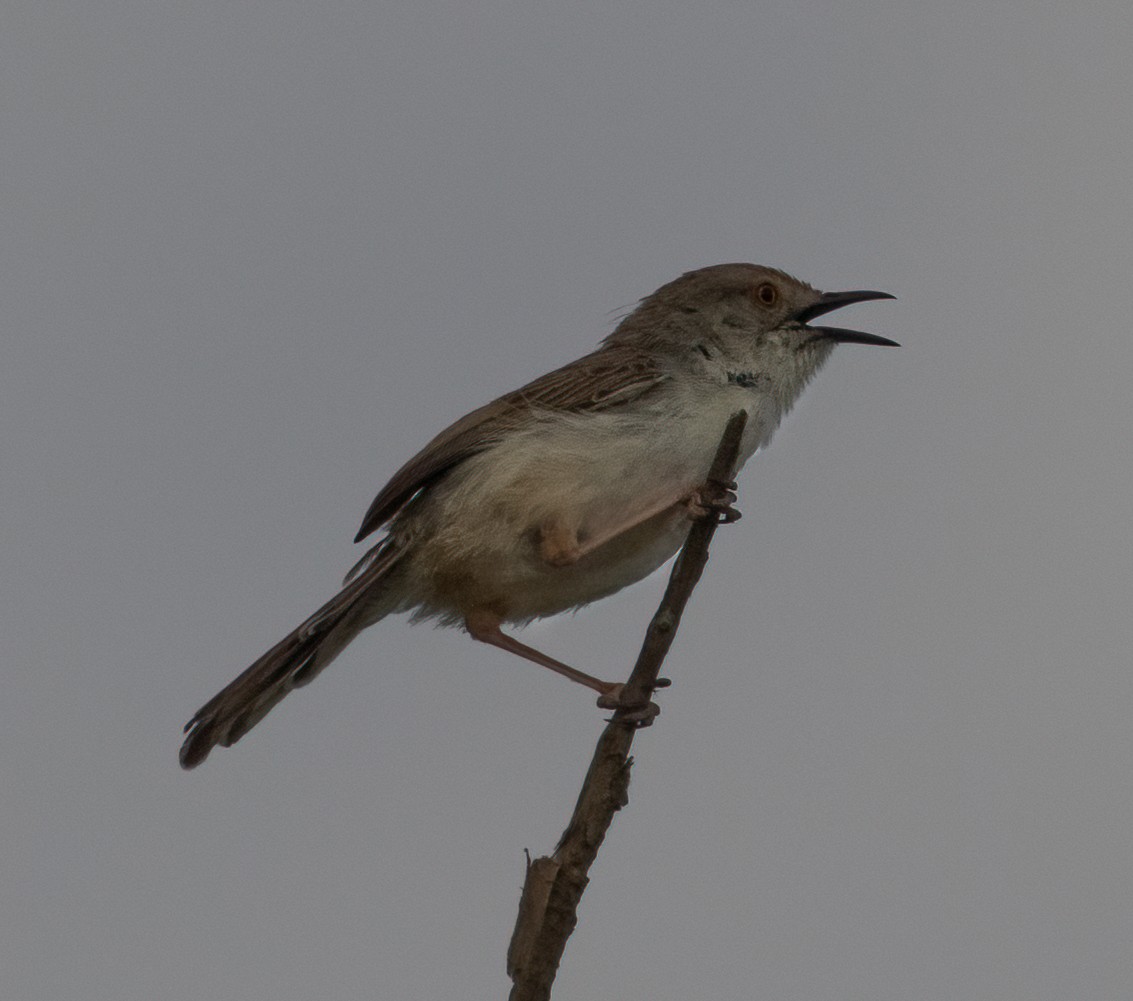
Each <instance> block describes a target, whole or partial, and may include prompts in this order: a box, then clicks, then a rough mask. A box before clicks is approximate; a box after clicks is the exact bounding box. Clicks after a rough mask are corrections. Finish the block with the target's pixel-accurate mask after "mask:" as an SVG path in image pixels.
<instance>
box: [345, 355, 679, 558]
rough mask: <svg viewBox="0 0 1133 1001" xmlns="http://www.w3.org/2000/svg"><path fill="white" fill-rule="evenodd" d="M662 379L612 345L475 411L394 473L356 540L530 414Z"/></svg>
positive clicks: (627, 392)
mask: <svg viewBox="0 0 1133 1001" xmlns="http://www.w3.org/2000/svg"><path fill="white" fill-rule="evenodd" d="M666 378H667V376H666V375H665V374H664V373H663V372H662V371H661V370H660V369H659V368H658V367H657V366H656V365H655V364H654V363H653V362H652V361H650V359H649V358H647V357H645V356H644V355H642V353H641V352H639V351H637V350H635V349H633V348H630V347H626V346H625V345H610V346H608V347H603V348H600V349H599V350H597V351H595V352H593V353H592V354H589V355H586V356H585V357H583V358H579V359H578V360H577V361H573V362H571V363H570V364H569V365H564V366H563V367H562V368H558V369H555V371H553V372H548V373H547V374H546V375H543V376H540V377H539V378H538V379H536V380H535V381H534V382H529V383H528V384H527V385H526V386H522V387H521V388H519V389H517V390H515V391H514V392H512V393H508V394H507V395H506V396H501V397H500V398H499V399H496V400H493V401H492V402H491V403H489V404H487V405H486V406H483V407H480V408H479V409H478V410H473V411H472V413H470V414H466V415H465V416H464V417H462V418H460V420H458V421H457V422H456V423H455V424H452V425H450V426H449V427H447V428H446V429H445V430H444V431H442V432H441V433H440V434H439V435H437V436H436V437H435V438H434V439H433V440H432V441H431V442H429V444H428V445H426V446H425V447H424V448H423V449H422V450H421V451H420V452H418V453H417V454H416V455H415V456H414V457H413V458H412V459H410V460H409V461H408V462H407V463H406V464H405V465H404V466H402V467H401V468H400V469H399V470H398V471H397V472H396V473H394V475H393V479H391V480H390V481H389V483H387V484H386V485H385V486H384V487H383V488H382V490H381V492H380V493H379V494H378V496H377V497H375V498H374V503H373V504H371V505H370V510H369V511H367V512H366V517H365V518H363V519H362V527H361V528H360V529H359V530H358V534H357V535H356V536H355V537H354V541H355V542H360V541H361V540H362V539H364V538H365V537H366V536H367V535H369V534H370V533H371V532H374V531H376V530H377V529H379V528H381V526H382V525H384V524H385V523H386V522H387V521H389V519H390V518H392V517H393V516H394V515H395V514H397V512H398V511H400V510H401V508H402V507H403V506H404V505H405V504H406V503H408V502H409V500H410V499H411V498H412V497H413V495H414V494H416V493H417V491H418V490H420V489H421V488H422V487H425V486H428V485H429V484H430V483H431V482H433V481H434V480H435V479H436V478H437V477H438V476H440V475H441V474H442V473H445V472H446V471H448V470H449V469H452V467H453V466H455V465H456V464H457V463H459V462H463V461H464V460H465V459H467V458H468V457H469V456H472V455H475V454H476V453H477V452H482V451H483V450H484V449H486V448H488V447H489V446H491V445H494V444H495V443H496V442H498V441H499V440H500V438H501V437H502V436H503V435H504V434H506V433H507V432H508V431H509V430H510V429H512V428H515V427H518V426H522V425H523V424H524V423H525V422H526V420H527V417H528V415H529V414H530V413H531V412H532V411H534V410H559V411H587V410H603V409H606V408H609V407H616V406H619V405H621V404H623V403H626V402H627V401H629V400H634V399H637V398H638V397H639V396H641V395H642V394H644V393H646V392H648V391H649V390H650V389H652V388H653V387H654V386H656V385H657V384H658V383H660V382H663V381H664V380H665V379H666Z"/></svg>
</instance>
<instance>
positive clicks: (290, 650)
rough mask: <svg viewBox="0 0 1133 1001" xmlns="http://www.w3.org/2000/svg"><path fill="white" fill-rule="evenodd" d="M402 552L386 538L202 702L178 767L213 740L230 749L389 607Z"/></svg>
mask: <svg viewBox="0 0 1133 1001" xmlns="http://www.w3.org/2000/svg"><path fill="white" fill-rule="evenodd" d="M403 554H404V550H401V549H398V548H396V547H395V546H394V545H393V544H392V542H391V540H389V539H387V540H385V541H384V542H382V543H379V544H378V545H377V546H376V547H375V548H374V549H373V550H372V551H371V552H370V553H369V554H368V555H367V556H366V558H365V559H364V560H363V561H362V562H361V563H359V565H358V566H357V567H355V568H354V570H352V571H351V573H350V575H349V576H348V577H347V579H346V584H345V586H344V587H343V589H342V590H341V591H339V592H338V594H336V595H335V596H334V597H333V598H332V599H331V600H330V601H328V602H327V603H326V604H325V605H323V607H322V608H320V609H319V610H318V611H317V612H315V614H314V615H312V616H311V617H310V618H309V619H307V620H306V621H305V622H304V623H303V624H302V625H301V626H299V628H298V629H296V630H295V631H294V632H292V633H290V634H289V635H288V636H286V637H285V638H284V639H282V640H280V642H278V643H277V644H276V645H275V646H273V647H272V648H271V649H270V650H269V651H268V652H267V653H265V654H264V655H263V656H262V657H260V659H259V660H257V661H256V662H255V663H254V664H253V665H252V666H251V667H249V668H248V669H247V670H246V671H245V672H244V673H243V674H241V675H240V676H239V677H238V678H237V679H236V680H235V681H233V682H232V683H231V684H230V685H228V686H227V687H226V688H224V689H222V690H221V691H220V692H218V693H217V694H216V695H214V696H213V697H212V698H211V699H209V701H208V702H206V703H205V704H204V705H203V706H201V708H200V709H199V710H198V711H197V714H196V715H195V716H194V717H193V718H192V719H191V720H189V722H188V723H186V724H185V733H186V734H187V735H188V736H186V737H185V742H184V743H183V744H182V745H181V755H180V757H181V767H182V768H186V769H187V768H196V767H197V765H199V764H200V763H201V762H202V761H204V760H205V758H207V757H208V755H209V751H211V750H212V749H213V748H214V747H215V746H216V745H217V744H219V745H220V746H221V747H231V746H232V745H233V744H235V743H236V741H238V740H239V739H240V738H241V737H243V736H244V734H246V733H247V732H248V731H249V730H251V729H252V727H254V726H255V725H256V724H257V723H258V722H259V721H260V720H262V719H263V718H264V717H265V716H266V715H267V714H268V713H269V712H271V710H272V709H273V708H274V707H275V706H276V704H277V703H278V702H280V701H281V700H282V699H283V697H284V696H285V695H287V693H288V692H290V691H292V690H293V689H295V688H302V687H303V685H306V684H308V683H309V682H310V681H312V680H313V679H314V677H315V675H317V674H318V673H319V672H320V671H321V670H322V669H323V668H324V667H326V666H327V665H328V664H329V663H330V662H331V661H332V660H334V658H335V657H337V656H338V655H339V654H340V653H341V652H342V651H343V650H344V649H345V648H346V646H347V644H348V643H349V642H350V641H351V640H352V639H354V637H355V636H357V635H358V633H360V632H361V631H362V630H363V629H365V628H366V627H367V626H369V625H372V624H373V623H374V622H377V621H378V619H380V618H382V617H383V616H384V615H387V614H389V612H391V611H393V609H394V607H395V606H396V605H397V601H396V596H395V595H388V594H387V593H384V592H388V588H387V583H388V582H387V581H386V580H385V578H386V577H387V575H388V574H389V572H390V570H391V569H392V568H393V566H394V564H395V563H397V561H398V559H399V558H400V557H401V556H402V555H403ZM383 599H385V600H383Z"/></svg>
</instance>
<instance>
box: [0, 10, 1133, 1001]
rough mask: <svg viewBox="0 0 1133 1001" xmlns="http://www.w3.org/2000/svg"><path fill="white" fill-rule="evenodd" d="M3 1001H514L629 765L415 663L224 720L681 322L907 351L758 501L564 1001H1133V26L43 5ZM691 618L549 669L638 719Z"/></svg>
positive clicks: (489, 669)
mask: <svg viewBox="0 0 1133 1001" xmlns="http://www.w3.org/2000/svg"><path fill="white" fill-rule="evenodd" d="M0 28H2V30H0V232H2V239H0V315H2V316H3V355H2V358H3V364H2V365H0V427H2V438H0V441H2V450H3V457H2V465H0V468H2V478H0V519H2V534H0V547H2V549H0V560H2V564H0V565H2V567H3V570H2V573H0V637H2V641H0V642H2V644H3V664H4V670H3V697H2V699H0V783H2V784H0V788H2V794H3V811H2V813H0V845H2V846H3V851H2V861H0V894H2V900H3V907H2V917H0V924H2V925H3V929H2V932H0V969H2V970H3V974H2V976H3V980H4V983H5V989H4V994H5V996H6V997H11V998H13V999H20V1001H72V999H73V1001H91V999H107V1001H121V999H134V998H139V999H149V998H162V999H166V1001H181V999H199V998H202V997H205V998H211V997H216V998H222V997H223V998H240V999H242V1001H257V999H272V1001H286V999H305V998H312V997H320V998H323V997H326V998H359V999H360V998H373V997H378V998H390V999H429V1001H433V999H442V998H454V999H457V998H459V999H469V998H477V999H478V998H496V997H502V996H504V995H506V991H507V982H506V977H505V974H504V952H505V948H506V945H507V941H508V937H509V935H510V932H511V928H512V924H513V921H514V917H515V909H516V903H517V898H518V892H519V887H520V884H521V881H522V876H523V864H524V860H523V850H524V849H525V848H530V849H531V850H532V852H533V853H542V852H546V851H547V850H549V849H550V848H551V847H553V845H554V842H555V840H556V838H557V837H558V835H559V833H560V832H561V830H562V827H563V826H564V824H565V822H566V819H567V817H568V815H569V811H570V809H571V807H572V806H573V803H574V798H575V795H576V793H577V790H578V787H579V785H580V782H581V780H582V776H583V772H584V770H585V767H586V764H587V762H588V760H589V756H590V753H591V751H592V748H593V745H594V741H595V740H596V738H597V736H598V733H599V730H600V727H601V717H602V714H601V713H599V712H598V711H597V710H596V709H595V708H594V706H593V702H592V699H591V698H590V697H589V696H588V695H587V694H586V693H584V692H583V691H581V690H579V689H578V688H576V687H575V686H572V685H569V684H568V683H566V682H564V681H562V680H560V679H557V678H555V677H553V676H552V675H550V674H549V673H547V672H544V671H540V670H539V669H537V668H535V667H532V666H529V665H526V664H524V663H522V662H521V661H519V660H516V659H513V658H509V657H506V656H505V655H502V654H499V653H498V652H496V651H493V650H491V649H487V648H483V647H480V646H479V645H477V644H475V643H472V642H471V641H469V640H468V639H467V638H466V637H464V636H463V635H461V634H460V633H459V632H455V631H432V630H430V629H429V628H427V627H418V628H413V629H411V628H410V627H409V626H408V625H407V624H406V623H405V622H404V621H403V620H390V621H387V622H385V623H383V624H382V625H381V626H379V627H377V628H376V629H375V630H373V631H372V632H370V633H368V634H367V635H366V636H365V637H364V638H363V639H362V640H360V641H359V642H357V643H356V644H355V645H354V646H353V647H352V648H351V649H350V650H349V651H348V652H347V653H346V654H345V655H344V656H343V657H342V658H341V659H340V660H339V661H338V662H337V663H336V664H335V666H334V668H333V669H332V670H330V671H328V672H327V674H326V675H324V676H323V677H321V678H320V679H319V680H318V682H317V683H316V684H315V685H313V686H312V687H311V688H309V689H307V690H305V691H303V692H302V693H300V694H298V695H295V696H293V697H292V698H290V699H289V700H287V702H286V703H285V704H283V705H282V706H280V708H279V709H277V710H276V711H275V712H274V713H273V714H272V715H271V716H270V717H269V718H268V720H267V721H266V722H265V723H264V724H262V725H261V727H260V728H259V729H257V730H256V731H255V732H254V733H253V734H252V735H251V736H249V737H248V738H247V739H246V740H245V741H244V742H243V743H242V744H241V745H240V746H239V747H237V748H235V749H233V750H230V751H220V752H217V753H215V754H214V755H213V757H212V758H210V760H209V761H208V762H207V764H206V765H205V766H204V767H202V768H201V769H200V770H199V771H197V772H194V773H192V774H189V775H187V774H184V773H182V772H181V771H180V770H179V769H178V767H177V756H176V752H177V747H178V745H179V741H180V729H181V726H182V724H183V723H184V722H185V720H187V719H188V718H189V716H190V715H191V714H192V713H193V711H194V710H195V709H196V708H197V707H198V706H199V705H200V704H201V703H202V702H203V701H205V699H207V698H208V697H209V696H211V695H212V694H213V693H214V692H215V691H216V690H217V689H218V688H219V687H221V686H222V685H223V684H225V683H226V682H228V681H229V680H230V679H231V678H232V677H234V676H235V674H236V673H238V672H239V671H240V670H242V669H243V668H244V667H245V666H246V665H247V664H248V663H250V662H251V661H252V660H253V659H254V658H255V657H256V656H258V655H259V654H260V653H261V652H262V651H263V650H264V649H266V648H267V647H268V646H269V645H270V644H272V643H274V642H275V641H276V640H277V639H278V638H279V637H280V636H281V635H282V634H283V633H284V632H286V631H287V630H289V629H290V628H291V627H292V626H293V625H295V624H296V622H297V621H298V620H299V619H300V618H301V617H303V616H305V615H306V614H308V613H309V612H311V611H312V610H313V609H314V608H315V607H316V606H317V605H318V604H319V603H320V602H321V601H323V600H324V599H325V598H326V597H328V596H329V595H330V594H331V593H332V592H333V590H334V588H335V587H336V585H337V582H338V580H339V579H340V577H341V575H342V573H343V572H344V571H345V570H346V569H347V568H348V567H349V566H350V565H351V563H352V562H353V561H354V559H355V558H356V556H357V554H356V552H355V551H354V547H352V546H351V543H350V540H351V538H352V537H353V534H354V532H355V530H356V528H357V526H358V524H359V522H360V519H361V516H362V514H363V512H364V511H365V510H366V508H367V506H368V505H369V502H370V500H371V499H372V497H373V495H374V493H375V492H376V491H377V489H378V487H380V486H381V484H382V483H383V482H384V480H385V478H386V477H387V476H388V475H389V474H390V473H392V471H393V470H394V469H395V468H396V467H397V466H398V465H399V464H400V463H401V462H402V461H404V460H405V459H406V458H408V457H409V456H410V455H411V454H412V453H413V452H415V451H416V450H417V449H418V448H419V447H420V446H421V445H422V444H423V443H424V441H425V440H427V439H428V438H429V437H430V436H431V435H432V434H433V433H434V432H436V431H437V430H439V429H440V428H441V427H443V426H444V425H445V424H446V423H448V422H449V421H450V420H452V419H454V418H456V417H458V416H459V415H461V414H462V413H464V412H465V411H466V410H468V409H470V408H472V407H474V406H476V405H479V404H481V403H483V402H486V401H487V400H488V399H490V398H491V397H493V396H495V395H496V394H498V393H501V392H503V391H506V390H508V389H512V388H514V387H515V386H517V385H519V384H520V383H522V382H523V381H525V380H527V379H529V378H532V377H534V376H535V375H538V374H539V373H541V372H543V371H545V370H547V369H549V368H551V367H553V366H556V365H559V364H562V363H564V362H566V361H568V360H570V359H572V358H574V357H577V356H578V355H580V354H582V353H584V352H586V351H588V350H589V349H590V348H591V347H592V346H593V345H594V344H595V343H596V342H597V341H598V340H599V339H600V338H601V337H602V336H604V335H605V334H606V333H607V332H608V331H609V329H610V328H611V326H612V324H613V322H614V319H615V318H616V316H617V315H618V313H619V312H620V311H621V310H623V309H624V308H625V307H627V306H628V305H630V304H632V303H633V302H634V301H635V300H637V299H638V298H640V297H641V296H643V295H645V294H647V293H648V292H650V291H652V290H653V289H654V288H655V287H656V286H658V285H660V284H662V283H663V282H666V281H668V280H670V279H671V278H673V277H675V276H676V275H677V274H679V273H680V272H682V271H685V270H688V269H690V268H694V267H699V266H702V265H706V264H713V263H718V262H722V261H731V260H750V261H755V262H758V263H764V264H771V265H775V266H778V267H782V268H784V269H786V270H788V271H791V272H793V273H795V274H797V275H799V276H800V277H802V278H805V279H806V280H808V281H811V282H812V283H814V284H816V285H818V286H819V287H822V288H827V289H840V288H857V287H867V288H881V289H886V290H889V291H891V292H893V293H895V294H897V295H898V296H899V297H900V299H899V301H898V302H895V303H870V304H865V305H861V306H857V307H855V308H854V309H853V310H849V311H847V312H845V313H843V314H841V320H840V322H844V323H845V324H846V325H848V326H858V327H860V328H861V329H866V330H871V331H873V332H875V333H879V334H883V335H886V336H890V337H893V338H895V339H897V340H899V341H901V342H902V344H903V345H904V346H903V347H901V348H900V349H899V350H879V349H873V348H865V347H852V346H851V347H844V348H841V349H839V351H838V352H837V353H836V355H835V357H834V359H833V360H832V361H831V363H830V364H829V365H828V366H827V367H826V369H825V370H824V371H823V372H822V373H821V375H820V376H819V378H818V379H817V380H816V382H815V384H814V385H813V386H812V387H811V388H810V389H809V390H808V392H807V393H806V394H805V395H804V397H803V400H802V403H801V405H800V407H799V408H798V410H797V411H796V412H795V413H794V414H793V415H792V416H791V417H790V418H789V419H788V421H787V422H786V423H785V425H784V427H783V428H782V430H781V431H780V433H779V436H778V437H777V439H776V441H775V442H774V444H773V445H772V447H771V449H770V450H769V451H768V452H767V453H766V454H764V455H761V456H757V457H756V459H755V460H753V462H752V463H751V464H750V465H749V466H748V468H747V470H746V471H745V474H744V476H743V478H742V482H741V489H740V506H741V508H742V510H743V511H744V513H745V515H746V517H745V518H744V520H743V521H742V522H741V523H740V524H738V525H736V526H734V527H731V528H728V529H726V530H724V531H723V532H721V533H720V534H719V535H718V536H717V545H716V549H715V552H714V555H713V559H712V562H711V564H710V567H709V571H708V573H707V575H706V578H705V580H704V581H703V583H702V584H701V586H700V588H699V590H698V591H697V593H696V594H695V595H694V598H693V602H692V605H691V606H690V610H689V612H688V614H687V616H686V620H685V623H684V625H683V627H682V630H681V633H680V635H679V637H678V641H677V643H676V646H675V648H674V650H673V653H672V655H671V657H670V660H669V663H668V665H667V668H666V673H667V674H669V675H670V676H671V677H672V678H673V679H674V686H673V688H672V689H671V690H670V691H668V692H666V693H665V694H664V695H663V699H662V701H663V709H664V712H663V715H662V717H661V719H660V721H659V723H658V725H657V726H655V727H654V728H653V729H652V730H650V731H648V732H645V733H643V734H642V735H641V736H640V738H639V741H638V743H637V745H636V752H637V765H636V769H635V777H634V782H633V786H632V789H631V803H630V806H629V808H628V809H627V810H625V811H624V812H623V813H622V814H621V815H620V816H619V817H618V818H617V819H616V821H615V824H614V827H613V830H612V832H611V836H610V837H609V839H608V840H607V843H606V845H605V847H604V848H603V851H602V853H601V857H600V859H599V861H598V863H597V865H596V867H595V869H594V871H593V873H592V876H593V880H592V884H591V887H590V890H589V892H588V893H587V895H586V897H585V900H584V902H583V907H582V912H581V921H580V925H579V928H578V931H577V932H576V934H575V936H574V937H573V939H572V940H571V942H570V944H569V946H568V949H567V953H566V957H565V960H564V963H563V966H562V969H561V972H560V975H559V980H558V983H557V986H556V992H555V997H556V999H559V1001H568V999H580V1001H581V999H593V998H618V999H619V1001H630V999H638V998H640V999H650V1001H678V999H687V998H740V997H758V998H775V999H798V1001H835V999H837V1001H847V999H850V1001H908V999H914V998H915V999H918V1001H956V999H981V1001H982V999H989V998H995V999H1008V998H1010V999H1020V1001H1024V999H1025V1001H1045V999H1050V1001H1067V999H1069V998H1074V999H1076V1001H1095V999H1114V998H1123V997H1127V996H1128V992H1129V984H1130V983H1131V982H1133V959H1131V956H1133V952H1131V950H1130V942H1131V941H1133V793H1131V790H1133V725H1131V718H1133V671H1131V670H1130V649H1131V648H1133V614H1131V606H1130V590H1131V588H1130V584H1131V571H1133V518H1131V517H1130V511H1131V497H1133V472H1131V464H1130V432H1131V428H1133V405H1131V403H1130V399H1131V395H1130V392H1129V380H1130V377H1131V374H1133V341H1131V338H1130V333H1129V324H1128V316H1129V309H1128V302H1127V301H1126V295H1127V294H1128V292H1129V287H1130V284H1131V279H1130V265H1131V261H1133V185H1131V184H1130V164H1131V163H1133V129H1131V128H1130V117H1129V115H1130V94H1131V93H1133V60H1131V59H1130V57H1129V51H1130V42H1131V37H1133V10H1131V8H1130V7H1129V4H1128V3H1127V2H1125V0H1121V2H1118V0H1114V2H1092V3H1091V2H1087V3H1086V4H1085V5H1082V4H1053V3H1042V2H1033V3H1023V2H1021V0H1016V2H1014V3H995V2H992V3H988V2H986V0H981V2H979V3H972V2H964V0H960V2H955V3H950V4H911V3H896V2H883V0H876V2H869V0H851V2H843V3H811V4H797V3H794V4H786V3H773V4H759V5H756V4H744V3H722V2H706V3H696V4H688V3H668V2H665V3H656V4H651V5H641V4H637V5H629V4H626V5H621V6H620V7H618V8H617V9H616V10H611V9H610V5H604V4H592V3H587V2H585V0H584V2H579V3H571V4H561V3H560V4H549V3H543V4H532V3H529V4H521V3H505V2H494V0H493V2H476V3H467V2H464V3H456V2H449V3H441V2H427V0H426V2H421V0H417V2H414V3H412V4H408V3H406V4H400V3H379V4H363V3H336V2H331V3H319V4H311V3H294V2H287V0H275V2H272V3H267V2H256V3H241V2H235V3H223V4H222V3H204V4H156V3H153V2H151V0H144V2H143V0H135V2H109V0H88V2H85V3H34V4H33V3H25V2H15V3H8V4H6V5H5V12H4V14H3V17H2V25H0ZM662 586H663V577H656V578H652V579H650V580H649V581H648V582H646V583H644V584H641V585H639V586H638V587H636V588H634V589H632V590H630V591H628V592H625V593H623V594H622V595H619V596H617V597H616V598H614V599H612V600H610V601H607V602H605V603H602V604H601V605H599V606H596V607H594V608H591V609H588V610H586V611H584V612H582V613H581V614H579V615H577V616H575V617H573V618H570V617H568V618H564V619H562V620H554V621H550V622H547V623H542V624H539V625H537V626H535V627H533V628H532V629H530V630H529V631H528V632H527V633H526V637H527V638H528V639H529V640H530V641H532V642H535V643H536V644H537V645H540V646H542V647H544V648H545V649H546V650H548V652H551V653H553V654H555V655H558V656H561V657H563V658H564V659H566V660H568V661H570V662H572V663H575V664H577V665H579V666H581V667H584V668H586V669H589V670H592V671H594V672H595V673H598V674H602V675H617V674H618V673H623V674H624V673H625V672H627V671H628V668H629V665H630V663H631V661H632V658H633V656H634V655H635V653H636V650H637V647H638V644H639V642H640V638H641V635H642V631H643V629H644V627H645V624H646V622H647V620H648V617H649V615H650V614H651V611H652V609H653V607H654V606H655V604H656V601H657V599H658V597H659V595H660V592H661V589H662Z"/></svg>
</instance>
